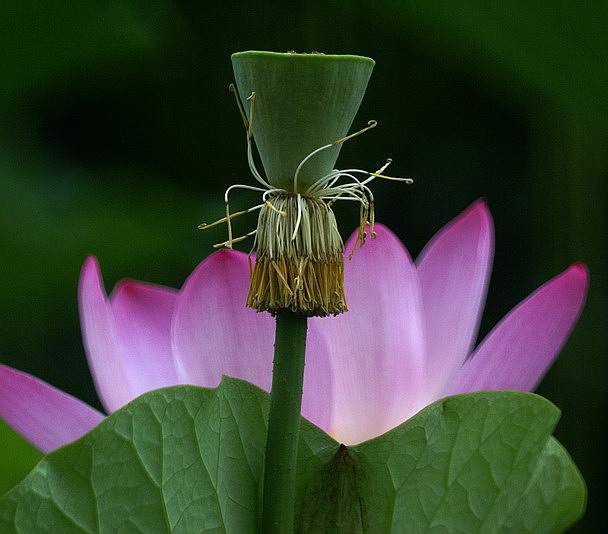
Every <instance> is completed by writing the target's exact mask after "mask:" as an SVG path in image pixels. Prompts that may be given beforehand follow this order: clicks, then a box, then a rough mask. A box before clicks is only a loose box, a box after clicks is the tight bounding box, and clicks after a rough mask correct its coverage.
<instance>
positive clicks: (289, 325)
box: [261, 309, 306, 534]
mask: <svg viewBox="0 0 608 534" xmlns="http://www.w3.org/2000/svg"><path fill="white" fill-rule="evenodd" d="M276 317H277V327H276V337H275V344H274V368H273V374H272V394H271V401H270V413H269V416H268V438H267V441H266V464H265V468H264V496H263V505H262V530H261V532H263V533H264V534H290V533H291V532H293V522H294V507H295V486H296V460H297V454H298V440H299V435H300V408H301V406H302V383H303V381H304V353H305V351H306V317H305V316H302V315H298V314H296V313H294V312H292V311H291V310H288V309H283V310H279V311H278V312H277V315H276Z"/></svg>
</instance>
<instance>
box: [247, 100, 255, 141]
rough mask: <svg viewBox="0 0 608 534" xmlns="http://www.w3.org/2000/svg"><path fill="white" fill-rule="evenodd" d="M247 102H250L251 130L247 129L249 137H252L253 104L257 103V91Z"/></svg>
mask: <svg viewBox="0 0 608 534" xmlns="http://www.w3.org/2000/svg"><path fill="white" fill-rule="evenodd" d="M247 102H249V128H247V135H248V136H249V137H251V136H252V135H253V131H252V130H251V128H252V124H253V103H254V102H255V91H254V92H253V93H251V94H250V95H249V96H248V97H247Z"/></svg>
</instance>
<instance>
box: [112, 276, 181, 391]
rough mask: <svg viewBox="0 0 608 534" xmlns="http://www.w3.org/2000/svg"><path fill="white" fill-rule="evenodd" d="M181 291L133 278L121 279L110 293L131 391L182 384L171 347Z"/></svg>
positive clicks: (116, 330)
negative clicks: (173, 320) (172, 321)
mask: <svg viewBox="0 0 608 534" xmlns="http://www.w3.org/2000/svg"><path fill="white" fill-rule="evenodd" d="M176 300H177V291H175V290H173V289H169V288H165V287H161V286H155V285H152V284H145V283H142V282H136V281H133V280H124V281H122V282H120V283H119V284H118V285H117V286H116V288H115V289H114V291H113V292H112V295H111V297H110V303H111V307H112V311H113V313H114V319H115V327H114V328H115V332H116V338H117V341H118V343H119V346H120V351H121V354H122V356H123V360H122V364H123V366H124V369H125V371H126V373H127V374H128V376H129V379H130V380H129V381H130V384H131V391H132V394H133V395H134V396H139V395H141V394H143V393H145V392H146V391H151V390H153V389H158V388H162V387H167V386H175V385H177V384H178V380H177V372H176V371H175V363H174V361H173V354H172V351H171V320H172V318H173V310H174V308H175V302H176Z"/></svg>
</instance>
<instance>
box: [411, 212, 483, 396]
mask: <svg viewBox="0 0 608 534" xmlns="http://www.w3.org/2000/svg"><path fill="white" fill-rule="evenodd" d="M493 237H494V229H493V225H492V218H491V216H490V212H489V211H488V208H487V206H486V203H485V201H483V200H478V201H477V202H474V203H473V204H472V205H471V206H470V207H469V208H468V209H467V210H465V211H464V212H463V213H462V214H460V215H459V216H458V217H456V218H455V219H454V220H453V221H451V222H450V223H448V224H447V225H446V226H445V227H444V228H442V229H441V230H440V231H439V232H438V233H437V234H436V235H435V237H433V239H431V241H430V242H429V243H428V245H427V246H426V247H425V248H424V250H423V251H422V253H421V254H420V256H419V257H418V259H417V260H416V264H417V269H418V278H419V279H420V287H421V289H422V299H423V303H424V316H425V321H426V332H427V339H426V343H427V345H426V346H427V360H426V365H427V389H426V393H428V394H429V395H430V397H429V399H428V402H432V401H434V400H436V399H437V398H438V397H439V396H440V395H441V393H442V392H444V391H445V388H446V386H447V384H449V383H450V382H451V380H452V379H453V377H454V375H455V373H456V372H457V371H458V369H459V368H460V367H461V365H462V363H463V362H464V361H465V359H466V357H467V356H468V355H469V354H470V352H471V349H472V346H473V343H474V342H475V339H476V336H477V329H478V327H479V320H480V318H481V312H482V310H483V304H484V302H485V297H486V290H487V286H488V280H489V276H490V271H491V268H492V253H493Z"/></svg>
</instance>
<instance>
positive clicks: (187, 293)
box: [173, 250, 331, 428]
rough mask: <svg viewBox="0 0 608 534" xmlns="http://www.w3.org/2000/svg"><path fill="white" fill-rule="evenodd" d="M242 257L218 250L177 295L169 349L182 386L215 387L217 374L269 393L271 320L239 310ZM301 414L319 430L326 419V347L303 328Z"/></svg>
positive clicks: (244, 274)
mask: <svg viewBox="0 0 608 534" xmlns="http://www.w3.org/2000/svg"><path fill="white" fill-rule="evenodd" d="M248 288H249V266H248V259H247V255H246V254H243V253H241V252H237V251H232V250H221V251H219V252H216V253H215V254H212V255H211V256H210V257H209V258H207V259H206V260H205V261H203V262H202V263H201V264H200V265H199V266H198V267H197V268H196V269H195V271H194V272H193V273H192V275H191V276H190V277H189V278H188V280H187V281H186V283H185V284H184V287H183V289H182V290H181V292H180V294H179V297H178V300H177V304H176V308H175V315H174V321H173V349H174V353H175V358H176V362H177V372H178V376H179V379H180V381H181V382H182V383H188V384H193V385H198V386H203V387H215V386H216V385H217V384H218V383H219V382H220V380H221V378H222V375H227V376H231V377H235V378H241V379H243V380H248V381H249V382H252V383H254V384H256V385H257V386H259V387H261V388H263V389H264V390H266V391H270V387H271V384H272V360H273V352H274V335H275V320H274V318H273V317H272V316H270V315H269V314H268V313H257V312H256V311H255V310H252V309H250V308H246V307H245V299H246V296H247V290H248ZM307 341H308V350H307V359H306V367H305V370H304V396H303V399H302V414H303V415H304V417H306V418H307V419H309V420H311V421H312V422H313V423H315V424H316V425H318V426H321V428H328V426H329V420H330V411H329V406H330V399H331V388H330V384H331V376H330V364H329V356H328V349H327V345H326V343H325V341H324V339H323V337H322V335H320V333H319V332H318V331H317V330H316V328H315V327H314V326H310V328H309V337H308V340H307Z"/></svg>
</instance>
